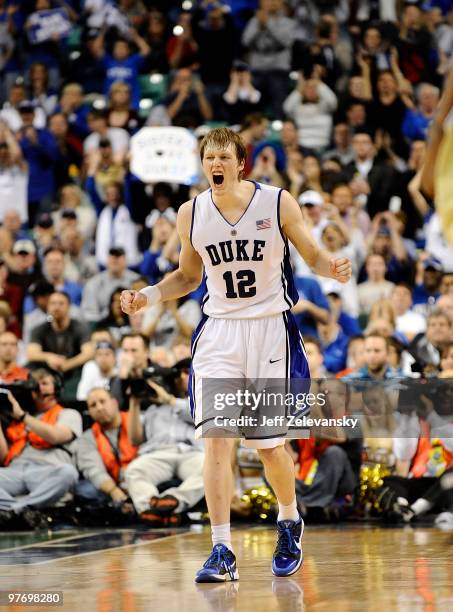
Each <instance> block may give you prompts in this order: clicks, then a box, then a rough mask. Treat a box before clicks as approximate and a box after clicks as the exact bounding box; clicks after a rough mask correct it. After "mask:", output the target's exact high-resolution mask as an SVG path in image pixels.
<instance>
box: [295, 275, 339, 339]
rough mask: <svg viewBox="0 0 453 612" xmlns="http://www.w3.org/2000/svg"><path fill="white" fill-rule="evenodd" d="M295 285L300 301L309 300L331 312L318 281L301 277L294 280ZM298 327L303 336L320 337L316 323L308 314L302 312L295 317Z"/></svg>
mask: <svg viewBox="0 0 453 612" xmlns="http://www.w3.org/2000/svg"><path fill="white" fill-rule="evenodd" d="M294 284H295V286H296V290H297V293H298V294H299V299H301V300H308V301H309V302H312V303H313V304H315V306H318V307H319V308H325V310H327V311H329V310H330V308H329V302H328V300H327V298H326V296H325V295H324V293H323V292H322V289H321V286H320V284H319V283H318V281H317V280H316V279H314V278H309V277H308V276H299V277H297V276H296V277H295V278H294ZM294 317H295V319H296V323H297V326H298V328H299V330H300V332H301V334H302V336H313V337H314V338H317V337H318V330H317V329H316V321H315V319H314V318H313V317H312V315H311V314H309V313H308V312H301V313H299V314H295V315H294Z"/></svg>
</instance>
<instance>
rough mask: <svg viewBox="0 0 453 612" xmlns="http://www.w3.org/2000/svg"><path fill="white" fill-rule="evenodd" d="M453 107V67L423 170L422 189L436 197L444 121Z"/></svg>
mask: <svg viewBox="0 0 453 612" xmlns="http://www.w3.org/2000/svg"><path fill="white" fill-rule="evenodd" d="M452 107H453V68H452V69H451V70H450V73H449V75H448V77H447V79H446V82H445V87H444V91H443V94H442V97H441V99H440V100H439V105H438V107H437V111H436V114H435V116H434V119H433V121H432V123H431V127H430V130H429V143H428V147H427V149H426V154H425V161H424V164H423V168H422V172H421V181H420V182H421V190H422V191H423V193H424V194H426V195H427V196H429V197H430V198H434V196H435V194H434V169H435V164H436V159H437V154H438V152H439V148H440V145H441V143H442V140H443V137H444V121H445V119H446V118H447V115H448V114H449V112H450V111H451V109H452Z"/></svg>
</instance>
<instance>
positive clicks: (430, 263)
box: [423, 257, 444, 272]
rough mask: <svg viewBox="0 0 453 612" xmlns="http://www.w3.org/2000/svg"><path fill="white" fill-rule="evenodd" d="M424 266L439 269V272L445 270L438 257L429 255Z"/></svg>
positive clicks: (426, 268)
mask: <svg viewBox="0 0 453 612" xmlns="http://www.w3.org/2000/svg"><path fill="white" fill-rule="evenodd" d="M423 268H424V269H425V270H428V269H431V270H437V272H443V271H444V268H443V266H442V263H441V262H440V261H439V260H438V259H437V257H428V259H425V260H424V262H423Z"/></svg>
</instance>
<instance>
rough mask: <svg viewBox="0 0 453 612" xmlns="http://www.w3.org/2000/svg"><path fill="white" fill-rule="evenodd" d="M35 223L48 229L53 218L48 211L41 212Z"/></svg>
mask: <svg viewBox="0 0 453 612" xmlns="http://www.w3.org/2000/svg"><path fill="white" fill-rule="evenodd" d="M36 225H38V226H39V227H43V228H44V229H48V228H49V227H52V225H53V219H52V217H51V215H49V213H42V214H41V215H39V217H38V220H37V222H36Z"/></svg>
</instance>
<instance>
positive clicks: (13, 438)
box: [3, 404, 63, 466]
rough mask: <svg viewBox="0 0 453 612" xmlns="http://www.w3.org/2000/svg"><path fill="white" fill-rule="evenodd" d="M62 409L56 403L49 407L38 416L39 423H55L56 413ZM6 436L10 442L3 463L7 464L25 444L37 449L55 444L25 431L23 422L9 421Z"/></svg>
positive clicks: (18, 453) (51, 446)
mask: <svg viewBox="0 0 453 612" xmlns="http://www.w3.org/2000/svg"><path fill="white" fill-rule="evenodd" d="M62 410H63V407H62V406H59V405H58V404H56V405H55V406H53V408H50V409H49V410H47V411H46V412H44V413H43V414H41V415H40V416H39V420H40V421H41V423H46V424H47V425H55V424H56V422H57V420H58V415H59V414H60V412H61V411H62ZM6 438H7V440H8V441H9V442H10V443H11V446H10V447H9V450H8V454H7V455H6V457H5V460H4V461H3V465H5V466H6V465H9V464H10V463H11V461H12V460H13V459H15V458H16V457H18V456H19V455H20V454H21V452H22V451H23V450H24V448H25V447H26V446H27V444H31V445H32V446H33V447H34V448H37V449H39V450H41V449H45V448H53V447H54V446H55V444H50V443H49V442H46V441H45V440H44V439H43V438H41V436H38V434H36V433H34V432H33V431H27V430H26V427H25V423H23V422H22V423H11V425H9V426H8V427H7V429H6Z"/></svg>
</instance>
